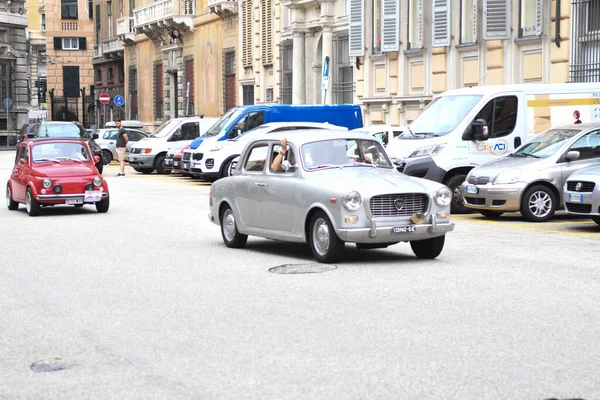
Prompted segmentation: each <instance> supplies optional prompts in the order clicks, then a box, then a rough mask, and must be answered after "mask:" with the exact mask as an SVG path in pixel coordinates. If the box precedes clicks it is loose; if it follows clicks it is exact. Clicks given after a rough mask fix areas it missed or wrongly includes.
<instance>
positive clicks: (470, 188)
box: [466, 185, 479, 194]
mask: <svg viewBox="0 0 600 400" xmlns="http://www.w3.org/2000/svg"><path fill="white" fill-rule="evenodd" d="M466 192H467V193H469V194H477V193H479V188H478V187H477V186H471V185H467V189H466Z"/></svg>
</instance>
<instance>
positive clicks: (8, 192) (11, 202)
mask: <svg viewBox="0 0 600 400" xmlns="http://www.w3.org/2000/svg"><path fill="white" fill-rule="evenodd" d="M6 206H7V207H8V209H9V210H11V211H15V210H16V209H17V208H19V203H17V202H16V201H14V200H13V198H12V192H11V190H10V185H6Z"/></svg>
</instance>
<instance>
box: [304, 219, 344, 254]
mask: <svg viewBox="0 0 600 400" xmlns="http://www.w3.org/2000/svg"><path fill="white" fill-rule="evenodd" d="M308 244H309V246H310V250H311V251H312V253H313V255H314V256H315V258H316V259H317V261H319V262H321V263H332V262H336V261H338V260H339V259H340V257H341V256H342V253H343V252H344V246H345V243H344V241H343V240H341V239H340V238H339V237H338V236H337V234H336V233H335V229H333V225H332V224H331V221H329V218H328V217H327V214H325V213H324V212H323V211H317V212H316V213H314V214H313V216H312V218H311V219H310V225H309V230H308Z"/></svg>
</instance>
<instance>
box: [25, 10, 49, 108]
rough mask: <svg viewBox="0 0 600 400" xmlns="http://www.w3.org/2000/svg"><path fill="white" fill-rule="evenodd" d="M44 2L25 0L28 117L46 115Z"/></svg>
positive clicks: (46, 75) (46, 74) (46, 71)
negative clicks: (27, 57)
mask: <svg viewBox="0 0 600 400" xmlns="http://www.w3.org/2000/svg"><path fill="white" fill-rule="evenodd" d="M45 5H46V2H45V1H44V0H26V1H25V9H26V10H27V12H26V14H25V15H26V17H27V21H28V26H27V40H28V53H29V61H28V64H29V93H30V96H29V105H30V118H31V117H34V118H35V117H42V116H45V115H46V109H47V98H46V97H47V96H46V91H47V90H48V85H47V77H48V70H47V67H46V60H47V58H46V9H45Z"/></svg>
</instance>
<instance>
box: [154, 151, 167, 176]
mask: <svg viewBox="0 0 600 400" xmlns="http://www.w3.org/2000/svg"><path fill="white" fill-rule="evenodd" d="M165 167H166V165H165V155H164V154H161V155H160V156H158V157H156V162H155V163H154V168H155V169H156V173H157V174H159V175H165V174H166V173H167V171H166V168H165Z"/></svg>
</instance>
